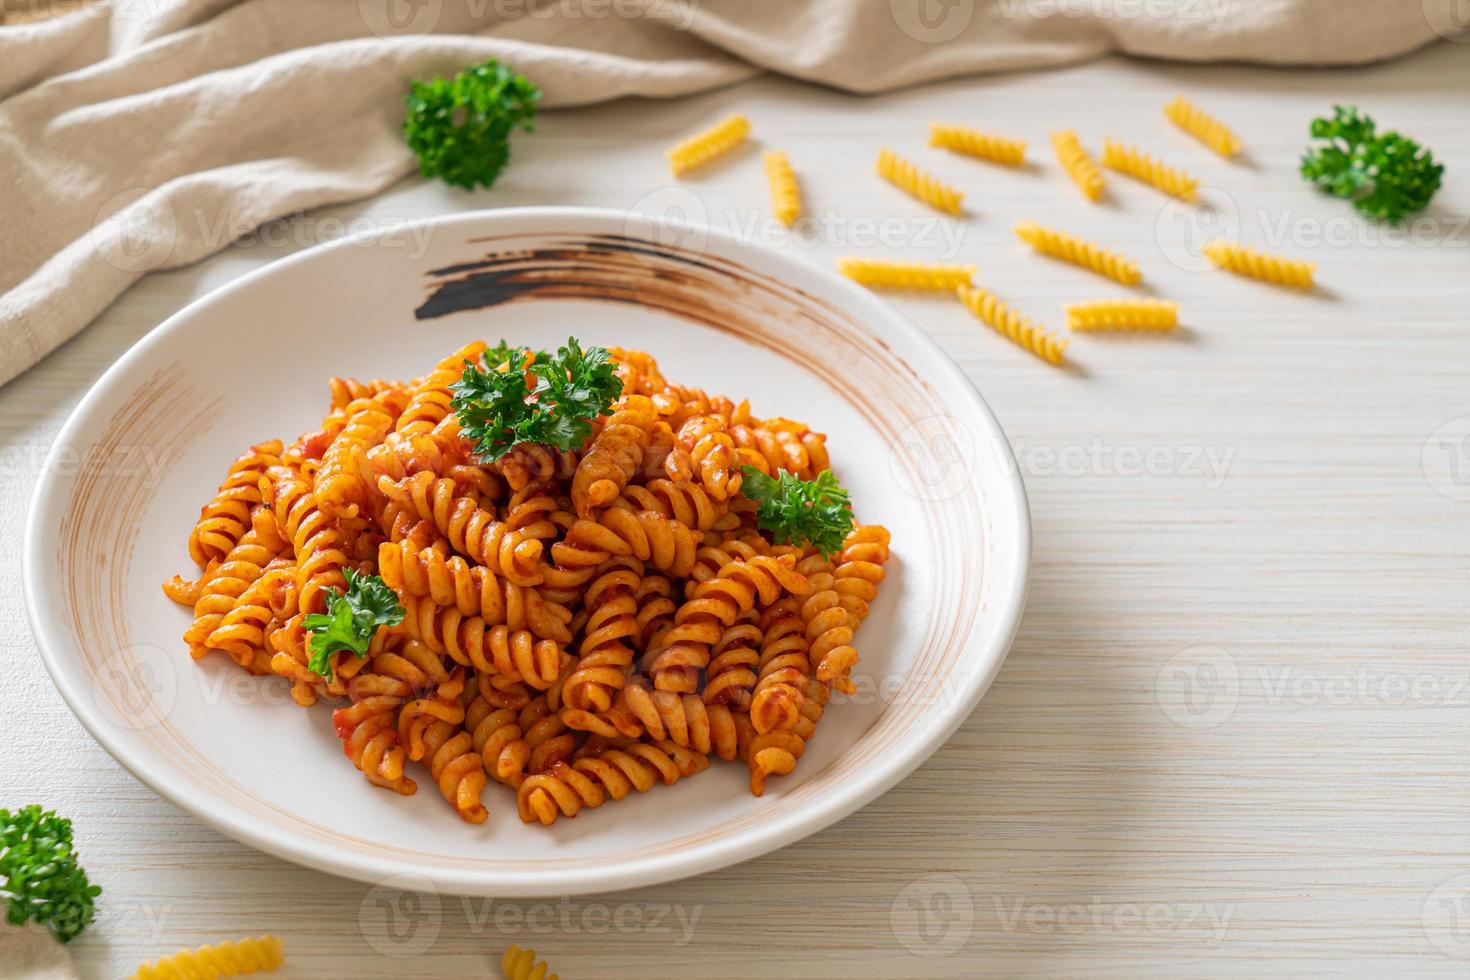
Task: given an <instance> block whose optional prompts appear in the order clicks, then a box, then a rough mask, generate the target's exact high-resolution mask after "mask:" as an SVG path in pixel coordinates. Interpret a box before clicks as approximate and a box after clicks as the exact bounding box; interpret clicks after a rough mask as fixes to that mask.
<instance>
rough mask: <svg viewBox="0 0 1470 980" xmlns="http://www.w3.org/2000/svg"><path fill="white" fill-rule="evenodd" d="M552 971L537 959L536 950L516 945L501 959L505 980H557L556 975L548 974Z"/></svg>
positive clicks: (501, 970) (507, 950) (509, 947)
mask: <svg viewBox="0 0 1470 980" xmlns="http://www.w3.org/2000/svg"><path fill="white" fill-rule="evenodd" d="M550 969H551V967H549V966H547V965H546V963H545V962H544V961H542V960H538V959H536V951H535V950H534V949H521V948H520V947H519V946H516V945H510V946H507V947H506V949H505V955H504V956H502V957H501V958H500V972H501V973H503V974H505V980H557V978H556V974H555V973H548V972H547V971H548V970H550Z"/></svg>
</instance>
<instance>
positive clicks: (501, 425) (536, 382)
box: [450, 337, 623, 461]
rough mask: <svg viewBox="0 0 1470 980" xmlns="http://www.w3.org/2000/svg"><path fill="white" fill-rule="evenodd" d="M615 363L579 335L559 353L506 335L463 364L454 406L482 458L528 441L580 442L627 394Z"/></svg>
mask: <svg viewBox="0 0 1470 980" xmlns="http://www.w3.org/2000/svg"><path fill="white" fill-rule="evenodd" d="M615 370H616V365H615V364H614V363H613V360H612V355H611V354H609V353H608V351H607V350H606V349H605V348H602V347H589V348H587V349H586V350H585V351H584V350H583V349H582V345H581V344H579V343H578V342H577V338H575V337H568V338H567V342H566V345H565V346H563V347H559V348H557V351H556V353H555V354H548V353H546V352H545V351H532V350H530V349H529V348H526V347H511V346H509V345H507V344H506V343H505V341H503V340H502V341H501V342H500V344H499V345H498V346H497V347H494V348H492V349H491V350H488V351H486V352H485V354H484V355H483V356H482V357H481V365H478V366H477V365H474V364H468V363H466V364H465V369H464V374H463V375H461V377H460V379H459V381H457V382H455V383H454V384H453V385H451V388H452V389H453V391H454V398H453V400H452V401H451V402H450V405H451V407H453V409H454V411H455V414H456V415H457V416H458V417H459V424H460V432H461V433H462V434H463V435H464V437H465V438H466V439H469V440H470V441H471V442H473V443H474V444H475V452H476V454H477V455H478V456H479V457H480V458H481V459H482V460H486V461H493V460H497V459H500V458H501V457H502V456H504V455H505V454H506V453H508V452H510V450H511V447H512V446H515V445H517V444H519V443H523V442H526V443H532V444H535V445H539V446H549V447H551V448H553V449H574V448H576V447H577V446H580V445H581V444H582V443H583V442H584V441H586V439H587V436H588V435H590V434H591V432H592V420H593V419H595V418H597V417H598V416H601V415H610V414H611V413H612V408H611V406H612V403H613V402H614V401H615V400H616V399H617V397H618V396H619V395H620V394H622V392H623V382H622V379H621V378H619V377H618V376H617V374H616V373H615Z"/></svg>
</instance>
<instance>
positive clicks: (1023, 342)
mask: <svg viewBox="0 0 1470 980" xmlns="http://www.w3.org/2000/svg"><path fill="white" fill-rule="evenodd" d="M959 297H960V302H961V303H964V304H965V306H966V307H968V308H969V310H970V312H971V313H973V314H975V316H976V317H977V318H978V319H979V320H981V321H982V322H984V323H986V324H988V325H989V326H990V327H992V328H994V330H995V331H996V332H997V333H999V334H1000V335H1001V336H1003V337H1005V338H1006V339H1007V340H1010V341H1011V342H1012V343H1014V344H1017V345H1018V346H1020V347H1024V348H1025V349H1026V350H1028V351H1030V352H1031V353H1033V354H1035V355H1036V356H1037V357H1039V358H1041V359H1042V360H1043V361H1046V362H1047V363H1048V364H1061V363H1062V361H1063V359H1064V355H1065V353H1066V350H1067V339H1066V338H1065V337H1056V336H1053V335H1052V334H1049V333H1047V332H1046V331H1045V330H1043V329H1042V328H1041V327H1039V326H1037V325H1036V324H1034V323H1032V322H1031V321H1030V320H1028V319H1027V318H1026V317H1024V316H1022V315H1021V314H1019V313H1017V312H1016V311H1015V310H1012V309H1011V308H1010V307H1009V306H1006V304H1005V303H1003V302H1001V301H1000V299H999V298H997V297H996V295H995V294H994V293H992V292H990V291H989V290H987V289H982V288H981V287H979V286H975V287H973V288H971V287H969V286H961V287H960V288H959Z"/></svg>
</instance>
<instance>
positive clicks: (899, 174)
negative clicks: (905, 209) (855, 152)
mask: <svg viewBox="0 0 1470 980" xmlns="http://www.w3.org/2000/svg"><path fill="white" fill-rule="evenodd" d="M878 176H879V177H882V178H883V179H884V180H886V181H888V182H889V183H890V184H892V185H893V186H894V187H897V188H898V189H899V190H901V191H903V192H904V193H906V194H908V195H909V196H910V197H913V198H916V199H917V200H920V201H922V202H924V203H925V204H927V205H929V206H930V207H931V208H934V209H935V210H936V211H943V212H944V213H945V214H955V215H957V214H962V213H963V208H962V204H963V202H964V199H965V195H964V194H962V193H960V192H959V191H958V190H956V189H955V188H953V187H951V186H949V185H948V184H946V183H944V182H943V181H941V180H938V179H936V178H934V177H931V176H930V175H929V174H927V173H925V172H924V171H922V170H920V169H919V168H918V167H916V166H914V165H913V164H912V163H910V162H909V161H907V160H905V159H904V158H903V157H900V156H899V155H898V154H896V153H894V152H893V151H892V150H889V149H884V150H881V151H879V153H878Z"/></svg>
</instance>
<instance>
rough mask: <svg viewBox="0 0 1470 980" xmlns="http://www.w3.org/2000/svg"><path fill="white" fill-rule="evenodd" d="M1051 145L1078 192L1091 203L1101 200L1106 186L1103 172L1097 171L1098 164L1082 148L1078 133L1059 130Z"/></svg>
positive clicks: (1054, 134)
mask: <svg viewBox="0 0 1470 980" xmlns="http://www.w3.org/2000/svg"><path fill="white" fill-rule="evenodd" d="M1051 145H1052V149H1053V150H1054V151H1055V152H1056V155H1057V162H1058V163H1060V164H1061V165H1062V169H1063V170H1065V171H1066V172H1067V176H1068V177H1070V178H1072V183H1074V184H1076V185H1077V188H1078V190H1080V191H1082V193H1083V194H1084V195H1086V196H1087V199H1088V200H1089V201H1097V200H1099V199H1101V198H1102V193H1103V187H1104V186H1105V182H1104V180H1103V175H1102V171H1101V170H1099V169H1097V164H1095V163H1093V162H1092V157H1091V156H1089V155H1088V153H1087V151H1086V150H1084V149H1083V148H1082V142H1081V141H1080V140H1078V139H1077V134H1076V132H1074V131H1073V130H1070V129H1061V130H1057V131H1056V132H1054V133H1052V134H1051Z"/></svg>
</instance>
